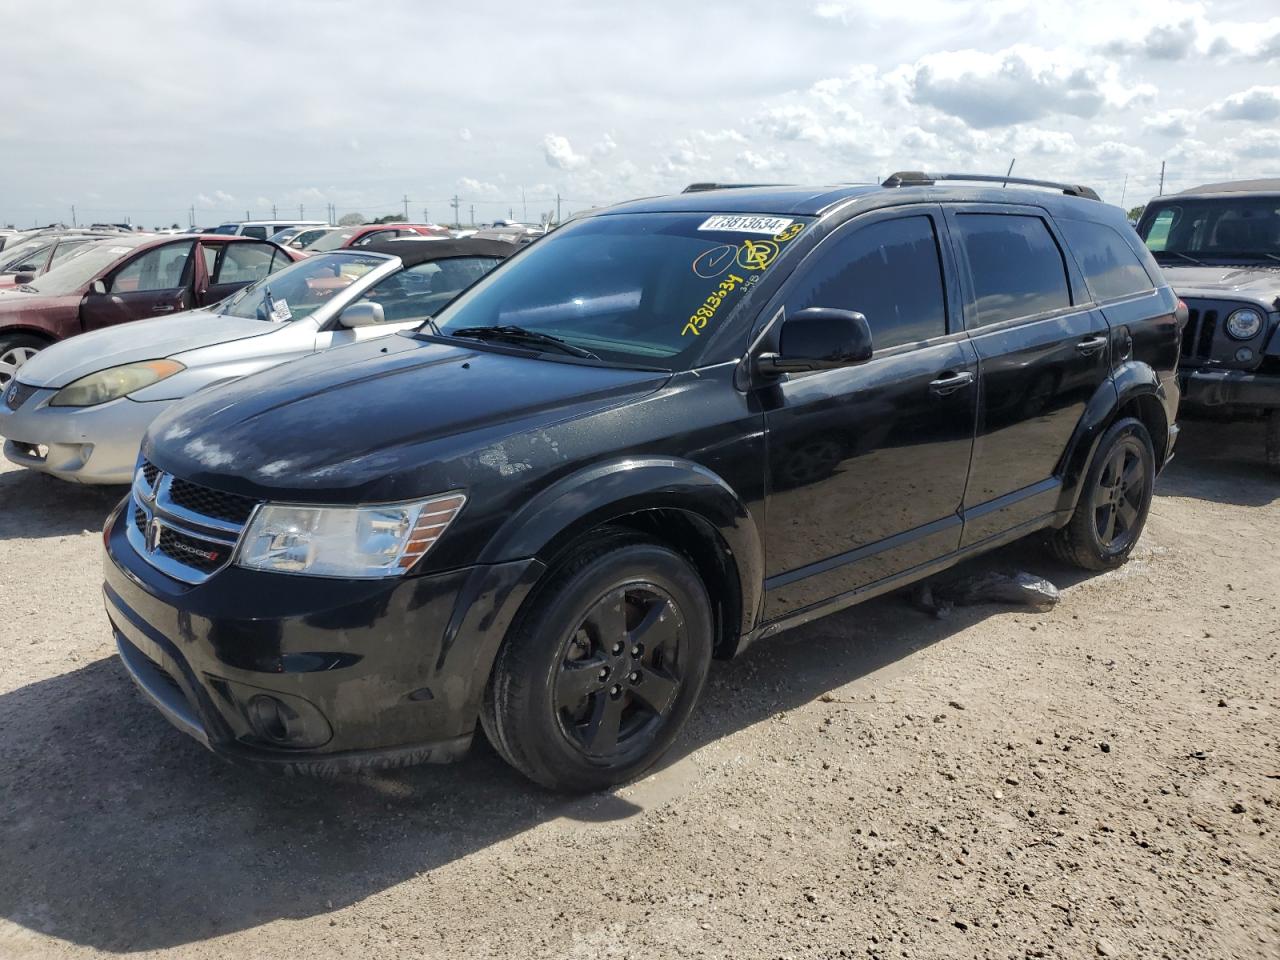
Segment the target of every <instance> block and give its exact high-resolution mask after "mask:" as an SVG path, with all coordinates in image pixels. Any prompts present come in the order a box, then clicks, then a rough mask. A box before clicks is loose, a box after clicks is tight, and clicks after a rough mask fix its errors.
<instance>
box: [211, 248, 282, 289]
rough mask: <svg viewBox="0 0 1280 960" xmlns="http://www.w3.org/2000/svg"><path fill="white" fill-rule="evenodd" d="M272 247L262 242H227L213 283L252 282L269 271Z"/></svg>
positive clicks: (273, 250)
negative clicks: (225, 250)
mask: <svg viewBox="0 0 1280 960" xmlns="http://www.w3.org/2000/svg"><path fill="white" fill-rule="evenodd" d="M275 252H276V251H275V248H274V247H269V246H267V245H266V244H263V243H229V244H227V252H226V253H224V254H223V255H222V266H221V267H220V268H219V270H218V276H217V277H215V278H214V281H213V282H214V283H252V282H253V281H254V280H261V279H262V278H263V277H265V276H266V275H267V274H269V273H270V272H271V257H272V255H273V254H274V253H275Z"/></svg>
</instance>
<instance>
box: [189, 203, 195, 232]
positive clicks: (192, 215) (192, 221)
mask: <svg viewBox="0 0 1280 960" xmlns="http://www.w3.org/2000/svg"><path fill="white" fill-rule="evenodd" d="M187 221H188V223H190V225H191V226H192V227H194V226H195V225H196V205H195V204H194V203H193V204H192V205H191V209H190V210H188V211H187Z"/></svg>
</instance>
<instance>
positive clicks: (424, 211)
mask: <svg viewBox="0 0 1280 960" xmlns="http://www.w3.org/2000/svg"><path fill="white" fill-rule="evenodd" d="M422 222H423V223H430V222H431V217H430V216H429V215H428V212H427V208H426V207H423V208H422Z"/></svg>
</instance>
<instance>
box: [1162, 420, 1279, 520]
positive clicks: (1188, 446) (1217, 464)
mask: <svg viewBox="0 0 1280 960" xmlns="http://www.w3.org/2000/svg"><path fill="white" fill-rule="evenodd" d="M1179 426H1181V427H1182V434H1181V436H1179V438H1178V445H1177V447H1176V448H1175V450H1174V453H1175V456H1174V459H1173V462H1172V463H1170V464H1169V466H1168V467H1167V468H1166V469H1165V471H1164V473H1163V474H1161V475H1160V480H1159V482H1158V483H1157V484H1156V496H1167V497H1195V498H1197V499H1200V500H1212V501H1214V502H1217V503H1224V504H1231V505H1234V506H1241V507H1265V506H1267V505H1268V504H1271V503H1274V502H1275V501H1276V500H1280V474H1277V473H1276V472H1275V471H1274V470H1272V469H1271V468H1269V467H1268V466H1267V460H1266V441H1265V439H1264V437H1265V432H1264V431H1265V427H1264V425H1263V423H1262V422H1261V421H1257V420H1251V421H1244V422H1238V421H1237V422H1228V421H1220V420H1180V421H1179Z"/></svg>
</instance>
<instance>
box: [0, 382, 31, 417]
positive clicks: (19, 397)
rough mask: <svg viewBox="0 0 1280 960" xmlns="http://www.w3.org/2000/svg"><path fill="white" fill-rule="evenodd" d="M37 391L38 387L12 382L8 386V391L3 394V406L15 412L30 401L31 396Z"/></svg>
mask: <svg viewBox="0 0 1280 960" xmlns="http://www.w3.org/2000/svg"><path fill="white" fill-rule="evenodd" d="M39 389H40V388H39V387H29V386H27V385H26V384H25V383H19V382H18V381H17V380H14V381H13V382H12V383H10V384H9V389H8V390H6V391H5V392H4V403H5V406H7V407H8V408H9V409H10V410H17V409H18V408H19V407H20V406H22V405H23V404H24V403H26V402H27V401H28V400H30V399H31V397H32V395H33V394H34V393H35V392H36V391H37V390H39Z"/></svg>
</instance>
